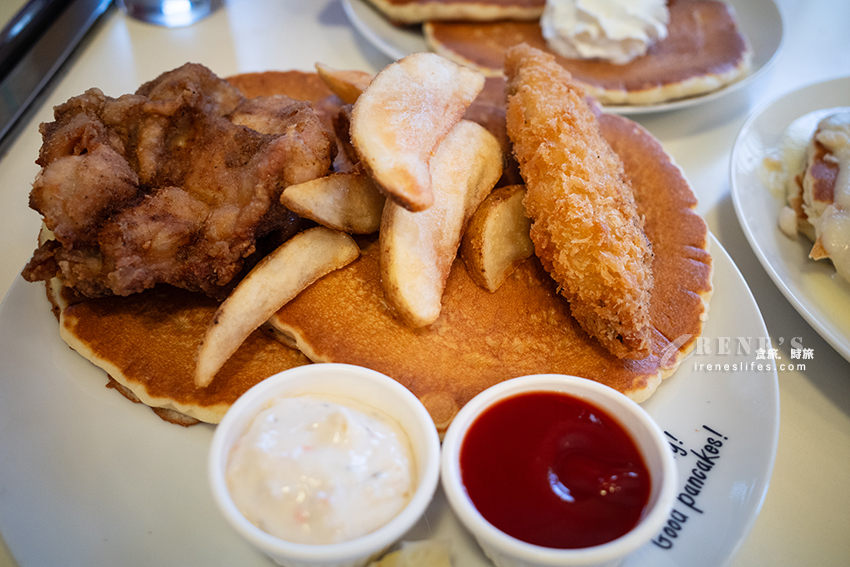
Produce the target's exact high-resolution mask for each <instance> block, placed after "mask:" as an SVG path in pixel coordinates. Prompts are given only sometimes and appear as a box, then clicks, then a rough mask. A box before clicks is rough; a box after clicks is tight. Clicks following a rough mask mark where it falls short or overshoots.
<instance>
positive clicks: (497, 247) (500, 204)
mask: <svg viewBox="0 0 850 567" xmlns="http://www.w3.org/2000/svg"><path fill="white" fill-rule="evenodd" d="M524 197H525V186H524V185H509V186H507V187H499V188H498V189H496V190H495V191H493V192H492V193H490V195H488V196H487V198H486V199H484V202H483V203H481V206H480V207H478V210H477V211H476V212H475V214H474V215H472V220H470V221H469V227H467V229H466V232H464V234H463V240H461V243H460V255H461V258H463V262H464V264H466V270H467V272H468V273H469V277H471V278H472V280H473V281H475V283H477V284H478V285H480V286H481V287H483V288H484V289H486V290H488V291H496V290H497V289H499V287H500V286H501V285H502V284H503V283H505V280H506V279H508V276H510V275H511V273H513V271H514V270H515V269H516V268H517V266H519V265H520V264H522V263H523V262H524V261H525V259H526V258H528V257H529V256H531V255H532V254H534V243H533V242H532V241H531V237H530V236H529V235H528V231H529V229H530V228H531V219H529V218H528V217H527V216H525V206H524V205H523V204H522V200H523V198H524Z"/></svg>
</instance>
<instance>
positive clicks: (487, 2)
mask: <svg viewBox="0 0 850 567" xmlns="http://www.w3.org/2000/svg"><path fill="white" fill-rule="evenodd" d="M369 1H370V2H371V3H372V4H373V5H374V6H375V7H376V8H378V9H379V10H380V11H381V12H382V13H383V14H384V15H386V16H387V17H388V18H389V19H390V20H391V21H394V22H403V23H405V24H411V23H421V24H422V30H423V33H424V35H425V40H426V42H427V44H428V46H429V49H431V50H432V51H435V52H436V53H439V54H440V55H442V56H444V57H446V58H448V59H451V60H453V61H456V62H458V63H462V64H466V65H470V66H472V67H475V68H477V69H479V70H480V71H481V72H483V73H484V74H485V75H488V76H499V75H501V74H502V63H503V61H504V59H505V52H506V51H507V49H508V48H509V47H511V46H514V45H517V44H520V43H527V44H529V45H531V46H532V47H536V48H538V49H542V50H544V51H550V50H549V49H548V47H547V45H546V40H545V39H544V38H543V34H542V31H541V29H540V24H539V18H540V14H542V11H543V7H544V6H545V1H543V0H477V1H472V0H369ZM669 9H670V23H669V24H668V26H667V29H668V36H667V38H666V39H664V40H662V41H659V42H657V43H655V44H654V45H652V46H651V47H650V48H649V51H648V52H647V54H646V55H644V56H642V57H638V58H637V59H635V60H633V61H631V62H630V63H628V64H625V65H617V64H614V63H610V62H608V61H604V60H599V59H588V60H581V59H568V58H565V57H561V56H560V55H557V54H555V55H556V57H557V60H558V62H559V63H560V64H561V65H562V66H563V67H564V68H566V69H567V70H568V71H570V73H572V75H573V78H574V79H575V80H576V81H578V82H579V83H581V84H582V85H583V86H584V88H585V89H586V91H587V92H588V94H590V95H591V96H593V97H594V98H596V99H597V100H598V101H599V102H600V103H602V104H603V105H612V106H613V105H624V106H636V105H649V104H658V103H663V102H667V101H672V100H678V99H683V98H686V97H692V96H699V95H703V94H706V93H710V92H712V91H715V90H717V89H720V88H722V87H724V86H726V85H729V84H731V83H733V82H735V81H737V80H739V79H741V78H742V77H744V76H745V75H746V74H747V73H748V72H749V70H750V67H751V64H752V50H751V47H750V45H749V43H748V41H747V38H746V37H745V36H744V34H743V33H742V32H741V31H740V29H739V28H738V25H737V22H736V18H735V13H734V10H733V9H732V8H731V7H730V6H728V5H727V4H726V3H725V2H721V1H719V0H675V1H672V2H670V3H669Z"/></svg>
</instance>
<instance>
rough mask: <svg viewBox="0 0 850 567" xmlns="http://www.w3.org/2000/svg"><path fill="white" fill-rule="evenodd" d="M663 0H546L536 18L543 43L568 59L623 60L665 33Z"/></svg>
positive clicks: (643, 51) (640, 52)
mask: <svg viewBox="0 0 850 567" xmlns="http://www.w3.org/2000/svg"><path fill="white" fill-rule="evenodd" d="M668 23H670V11H669V9H668V8H667V1H666V0H547V2H546V7H545V8H544V10H543V16H542V17H541V18H540V28H541V31H542V33H543V37H544V38H545V39H546V44H547V46H548V47H549V49H551V50H552V51H554V52H555V53H558V54H560V55H562V56H563V57H568V58H570V59H604V60H606V61H610V62H611V63H616V64H624V63H628V62H629V61H631V60H633V59H635V58H636V57H640V56H641V55H645V54H646V52H647V50H648V49H649V47H650V46H651V45H652V44H654V43H655V42H656V41H659V40H662V39H664V38H666V37H667V24H668Z"/></svg>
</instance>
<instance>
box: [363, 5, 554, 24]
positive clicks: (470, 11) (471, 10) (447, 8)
mask: <svg viewBox="0 0 850 567" xmlns="http://www.w3.org/2000/svg"><path fill="white" fill-rule="evenodd" d="M368 1H369V2H370V3H371V4H372V5H373V6H374V7H375V8H377V9H378V10H379V11H380V12H382V13H383V14H384V15H385V16H386V17H387V18H388V19H389V20H390V21H392V22H395V23H397V24H418V23H422V22H427V21H429V20H469V21H482V22H483V21H494V20H536V19H538V18H539V17H540V15H541V14H542V13H543V7H544V6H545V5H546V0H368Z"/></svg>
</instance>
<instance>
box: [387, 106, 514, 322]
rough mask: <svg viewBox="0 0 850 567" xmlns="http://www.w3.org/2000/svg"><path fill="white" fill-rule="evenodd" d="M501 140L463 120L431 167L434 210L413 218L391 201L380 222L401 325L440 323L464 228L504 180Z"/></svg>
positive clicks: (391, 295) (389, 290) (393, 300)
mask: <svg viewBox="0 0 850 567" xmlns="http://www.w3.org/2000/svg"><path fill="white" fill-rule="evenodd" d="M502 158H503V154H502V149H501V146H500V144H499V142H498V140H497V139H496V138H495V136H493V135H492V134H491V133H490V132H488V131H487V130H485V129H484V128H483V127H482V126H480V125H479V124H476V123H475V122H470V121H468V120H461V121H460V122H458V123H457V124H456V125H455V126H454V127H453V128H452V129H451V131H449V133H448V135H447V136H446V137H445V139H443V141H442V142H441V143H440V144H439V145H438V146H437V150H436V151H435V152H434V156H433V157H432V158H431V161H430V169H431V178H432V182H433V189H434V205H433V206H432V207H431V208H429V209H427V210H425V211H421V212H411V211H408V210H407V209H405V208H404V207H402V206H400V205H398V204H396V203H394V202H393V201H391V200H389V199H388V200H387V203H386V205H384V213H383V216H382V218H381V231H380V237H379V240H380V246H381V259H380V262H381V277H382V280H383V285H384V293H385V295H386V297H387V301H388V303H389V304H390V305H391V306H392V308H393V309H394V310H395V312H396V313H397V314H398V316H399V317H400V319H401V320H403V321H404V322H405V323H407V324H408V325H410V326H413V327H423V326H425V325H429V324H431V323H433V322H434V321H436V320H437V318H438V317H439V316H440V310H441V308H442V303H441V300H442V296H443V290H444V289H445V286H446V278H448V275H449V270H450V269H451V267H452V263H453V262H454V260H455V258H456V257H457V250H458V246H459V245H460V240H461V236H462V234H463V231H464V228H465V227H466V225H467V223H468V222H469V219H470V217H472V215H473V213H474V212H475V211H476V210H477V209H478V206H479V205H480V204H481V202H482V201H483V200H484V198H485V197H486V196H487V195H488V194H489V193H490V191H492V189H493V187H494V186H495V185H496V182H497V181H498V180H499V177H500V176H501V175H502V164H503V159H502Z"/></svg>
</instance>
